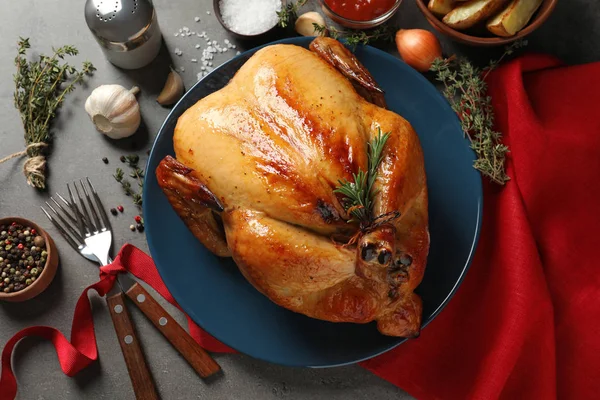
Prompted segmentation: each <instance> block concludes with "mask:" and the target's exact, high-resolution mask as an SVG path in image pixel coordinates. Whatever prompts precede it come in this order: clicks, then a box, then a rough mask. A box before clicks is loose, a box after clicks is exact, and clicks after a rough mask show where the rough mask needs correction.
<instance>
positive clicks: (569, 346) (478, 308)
mask: <svg viewBox="0 0 600 400" xmlns="http://www.w3.org/2000/svg"><path fill="white" fill-rule="evenodd" d="M599 76H600V63H593V64H587V65H580V66H572V67H564V66H561V65H560V63H559V62H558V61H557V60H555V59H553V58H549V57H547V56H542V55H529V56H524V57H521V58H518V59H516V60H515V61H512V62H510V63H507V64H505V65H503V66H502V67H500V68H499V69H498V70H497V71H495V72H493V73H492V74H491V75H490V77H489V79H488V81H489V84H490V95H491V96H492V99H493V106H494V110H495V112H496V120H497V127H498V129H499V130H500V131H502V132H503V133H504V141H505V143H507V144H508V145H509V146H510V149H511V153H510V155H509V157H508V160H507V171H508V173H509V175H510V176H511V178H512V180H511V181H510V182H509V183H508V184H507V185H506V186H505V187H503V188H500V187H498V186H494V185H493V184H489V183H487V182H486V183H485V185H484V197H485V207H484V218H483V227H482V233H481V239H480V241H479V246H478V248H477V252H476V256H475V259H474V261H473V265H472V266H471V269H470V271H469V273H468V274H467V276H466V278H465V281H464V283H463V284H462V286H461V287H460V288H459V290H458V292H457V293H456V295H455V296H454V298H453V299H452V300H451V301H450V303H449V304H448V306H447V307H446V309H445V310H444V311H442V313H441V314H440V315H439V316H438V317H437V318H436V319H435V320H434V321H433V322H432V323H431V324H430V325H429V326H428V327H427V328H425V329H424V330H423V332H422V335H421V337H420V338H418V339H415V340H411V341H408V342H406V343H405V344H403V345H401V346H398V347H397V348H396V349H394V350H392V351H389V352H387V353H385V354H383V355H381V356H378V357H376V358H374V359H371V360H368V361H366V362H363V363H361V365H362V366H363V367H365V368H367V369H369V370H371V371H372V372H374V373H375V374H377V375H378V376H381V377H382V378H384V379H386V380H388V381H390V382H392V383H394V384H395V385H398V386H400V387H402V388H403V389H405V390H407V391H408V392H409V393H411V394H412V395H414V396H415V397H417V398H419V399H497V398H502V399H515V398H517V399H536V400H537V399H552V398H561V399H578V400H579V399H592V398H597V397H598V393H600V339H599V336H600V335H599V334H600V318H599V317H600V271H598V269H597V268H596V266H597V264H598V262H597V261H596V254H595V252H594V250H596V249H600V233H599V232H598V230H597V229H598V227H599V226H600V210H599V208H598V205H599V204H598V203H599V202H600V118H598V117H597V116H596V114H595V113H596V108H597V107H598V106H599V105H600V79H599V78H598V77H599ZM123 269H127V270H129V271H130V272H132V273H133V274H134V275H136V276H137V277H138V278H140V279H142V280H143V281H145V282H146V283H148V284H149V285H150V286H152V287H153V288H154V289H155V290H157V291H158V292H159V293H160V294H161V295H162V296H163V297H165V299H167V300H168V301H170V302H171V303H173V304H175V305H176V303H175V301H174V300H173V298H172V297H171V295H170V294H169V292H168V291H167V289H166V287H165V286H164V284H163V282H162V280H161V279H160V276H159V275H158V273H157V271H156V269H155V267H154V264H153V263H152V260H151V259H150V257H148V256H147V255H146V254H145V253H143V252H142V251H140V250H138V249H137V248H135V247H133V246H131V245H126V246H124V247H123V248H122V249H121V251H120V252H119V256H118V257H117V259H116V260H115V262H114V263H113V264H112V265H111V266H109V267H106V268H104V269H103V273H102V274H101V278H102V279H101V280H100V282H98V283H96V284H94V285H92V286H90V287H89V288H87V289H86V290H85V291H84V293H83V294H82V295H81V298H80V299H79V301H78V303H77V307H76V311H75V315H74V319H73V327H72V338H71V343H69V342H68V341H67V340H66V338H65V337H64V336H63V335H62V334H61V333H60V332H59V331H57V330H56V329H54V328H50V327H31V328H26V329H24V330H22V331H21V332H19V333H17V335H15V336H14V337H13V338H12V339H10V340H9V342H8V343H7V344H6V346H5V347H4V350H3V352H2V375H1V377H0V400H9V399H13V398H14V397H15V394H16V391H17V386H16V381H15V378H14V375H13V373H12V369H11V364H10V359H11V354H12V350H13V348H14V346H15V345H16V343H17V342H18V341H19V340H20V339H22V338H23V337H25V336H29V335H36V336H41V337H44V338H47V339H49V340H51V341H52V342H53V343H54V345H55V347H56V349H57V355H58V358H59V362H60V365H61V368H62V369H63V371H64V372H65V373H66V374H67V375H69V376H72V375H74V374H76V373H77V372H78V371H80V370H81V369H83V368H85V367H86V366H87V365H89V364H90V363H91V362H93V361H94V360H96V359H97V357H98V353H97V347H96V340H95V335H94V330H93V320H92V315H91V310H90V305H89V302H88V300H87V292H88V291H89V290H90V289H94V290H96V291H97V292H98V293H99V294H100V295H103V294H104V293H105V292H107V291H108V290H109V288H110V287H111V286H112V284H113V282H114V278H113V275H114V274H115V273H118V272H119V271H122V270H123ZM190 333H191V334H192V336H193V337H194V338H195V339H196V340H198V341H199V342H200V343H201V344H202V345H203V346H204V347H205V348H206V349H208V350H211V351H216V352H226V351H232V350H231V349H230V348H228V347H226V346H224V345H223V344H221V343H219V342H218V341H216V340H215V339H214V338H212V337H211V336H209V335H207V334H206V333H205V332H203V331H202V330H201V329H200V328H198V327H197V326H196V325H194V324H193V323H191V321H190Z"/></svg>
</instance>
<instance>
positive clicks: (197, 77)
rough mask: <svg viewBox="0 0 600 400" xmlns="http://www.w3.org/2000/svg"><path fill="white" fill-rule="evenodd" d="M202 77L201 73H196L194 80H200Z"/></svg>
mask: <svg viewBox="0 0 600 400" xmlns="http://www.w3.org/2000/svg"><path fill="white" fill-rule="evenodd" d="M203 76H204V75H203V74H202V72H198V73H197V74H196V79H197V80H200V79H201V78H202V77H203Z"/></svg>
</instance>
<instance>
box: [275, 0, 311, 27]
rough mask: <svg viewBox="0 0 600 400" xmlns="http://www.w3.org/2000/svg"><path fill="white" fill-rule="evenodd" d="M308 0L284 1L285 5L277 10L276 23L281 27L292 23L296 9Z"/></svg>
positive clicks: (295, 16) (296, 16)
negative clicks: (277, 21)
mask: <svg viewBox="0 0 600 400" xmlns="http://www.w3.org/2000/svg"><path fill="white" fill-rule="evenodd" d="M307 1H308V0H298V1H295V2H294V1H290V2H286V3H287V4H286V5H285V7H283V8H282V9H281V11H277V16H278V17H279V23H278V25H279V26H280V27H282V28H286V27H287V26H289V25H291V24H293V23H294V22H295V21H296V19H297V18H298V10H300V8H301V7H303V6H304V5H305V4H306V2H307Z"/></svg>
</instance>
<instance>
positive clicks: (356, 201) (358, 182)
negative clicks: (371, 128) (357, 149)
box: [333, 127, 390, 230]
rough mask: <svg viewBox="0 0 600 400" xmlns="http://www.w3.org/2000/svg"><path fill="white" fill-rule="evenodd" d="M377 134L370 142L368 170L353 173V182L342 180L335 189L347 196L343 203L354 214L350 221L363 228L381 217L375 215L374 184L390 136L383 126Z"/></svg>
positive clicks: (335, 191) (336, 191)
mask: <svg viewBox="0 0 600 400" xmlns="http://www.w3.org/2000/svg"><path fill="white" fill-rule="evenodd" d="M377 129H378V131H377V136H376V137H374V138H373V139H372V140H371V141H370V142H369V143H368V146H369V150H368V153H367V155H368V163H367V165H368V167H367V171H366V172H365V171H363V170H362V169H359V170H358V173H356V174H352V178H353V182H349V181H348V180H346V179H344V180H340V181H339V183H340V185H339V186H338V187H337V188H336V189H335V190H334V191H333V192H334V193H340V194H342V195H343V196H345V197H344V198H343V199H342V205H343V206H344V208H345V209H346V211H347V212H348V213H349V214H350V215H351V216H352V218H351V219H350V220H349V221H348V222H358V223H359V225H360V228H361V230H364V229H367V228H368V227H369V226H371V225H372V224H373V222H374V221H375V220H377V219H378V218H379V217H374V216H373V197H374V196H375V194H376V193H375V192H374V191H373V185H374V183H375V181H376V180H377V169H378V168H379V164H381V160H382V159H383V148H384V147H385V144H386V142H387V140H388V138H389V136H390V134H389V132H387V133H384V134H382V133H381V128H379V127H378V128H377Z"/></svg>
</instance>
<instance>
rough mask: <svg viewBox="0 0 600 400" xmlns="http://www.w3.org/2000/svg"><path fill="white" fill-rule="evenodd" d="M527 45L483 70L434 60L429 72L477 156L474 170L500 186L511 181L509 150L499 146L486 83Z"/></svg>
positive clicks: (510, 49) (520, 44)
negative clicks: (507, 155)
mask: <svg viewBox="0 0 600 400" xmlns="http://www.w3.org/2000/svg"><path fill="white" fill-rule="evenodd" d="M526 45H527V41H525V40H517V41H515V42H513V43H512V44H511V45H509V46H507V47H506V48H505V50H504V53H503V54H502V56H501V57H500V58H499V59H498V60H495V61H491V62H490V64H489V65H488V66H487V67H486V68H484V69H480V68H477V67H475V66H474V65H473V64H472V63H471V62H469V61H468V60H467V59H464V58H449V59H437V60H435V61H434V62H433V64H432V66H431V68H430V70H431V71H433V72H435V74H436V79H437V80H438V81H440V82H442V83H443V84H444V89H443V90H442V94H443V95H444V97H446V99H448V101H449V103H450V105H451V107H452V109H453V110H454V112H456V114H458V117H459V119H460V122H461V126H462V130H463V132H464V134H465V136H466V137H467V138H469V141H470V143H471V148H472V149H473V150H474V151H475V153H476V155H477V159H476V160H475V162H474V163H473V167H474V168H475V169H477V170H478V171H480V172H481V174H482V175H484V176H487V177H488V178H489V179H490V180H491V181H492V182H495V183H497V184H500V185H504V184H505V183H506V182H508V181H509V180H510V177H509V176H508V175H507V174H506V170H505V159H506V153H508V152H509V148H508V146H506V145H504V144H502V134H501V133H500V132H498V131H496V130H494V110H493V107H492V102H491V98H490V97H489V96H488V95H487V84H486V81H485V79H486V78H487V76H488V74H489V73H490V72H491V71H492V70H493V69H494V68H496V67H497V66H498V65H499V64H500V62H501V61H502V60H503V59H504V58H505V57H506V56H508V55H510V54H512V53H513V52H514V51H515V50H516V49H519V48H521V47H524V46H526Z"/></svg>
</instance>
